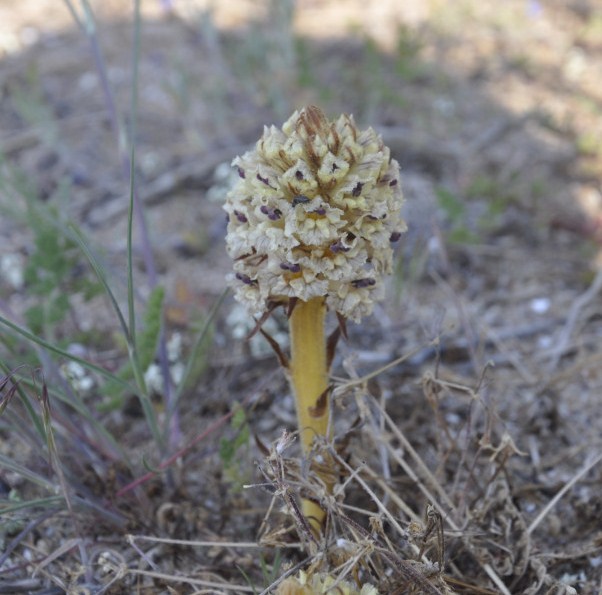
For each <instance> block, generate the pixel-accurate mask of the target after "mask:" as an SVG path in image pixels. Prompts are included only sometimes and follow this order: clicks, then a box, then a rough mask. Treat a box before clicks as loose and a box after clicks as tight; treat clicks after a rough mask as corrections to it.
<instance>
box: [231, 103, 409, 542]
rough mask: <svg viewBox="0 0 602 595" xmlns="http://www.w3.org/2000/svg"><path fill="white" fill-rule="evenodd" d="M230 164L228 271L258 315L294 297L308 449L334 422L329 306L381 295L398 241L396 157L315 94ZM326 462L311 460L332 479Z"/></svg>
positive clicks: (296, 377)
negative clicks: (318, 103) (331, 115)
mask: <svg viewBox="0 0 602 595" xmlns="http://www.w3.org/2000/svg"><path fill="white" fill-rule="evenodd" d="M233 165H234V166H235V167H236V168H237V170H238V174H239V180H238V182H237V184H235V186H234V188H233V189H232V190H231V191H230V193H229V194H228V197H227V199H226V204H225V207H224V208H225V210H226V211H227V213H228V233H227V238H226V243H227V249H228V253H229V254H230V256H231V257H232V259H233V261H234V273H233V274H232V275H231V276H230V277H231V283H232V285H233V287H234V290H235V297H236V299H237V300H238V301H240V302H241V303H243V304H244V305H246V306H247V308H248V309H249V310H250V312H251V313H253V314H254V315H257V316H259V317H260V322H261V320H264V319H265V317H266V316H268V315H269V313H270V312H271V311H272V310H273V309H274V308H275V307H277V306H280V305H282V306H284V307H285V308H286V309H287V312H288V316H289V324H290V335H291V354H290V359H287V358H285V357H284V356H282V354H280V355H281V357H280V359H281V362H282V363H283V365H284V366H285V367H286V369H287V374H288V377H289V380H290V384H291V387H292V390H293V393H294V396H295V402H296V409H297V418H298V425H299V432H300V437H301V445H302V449H303V453H304V455H306V456H307V455H309V454H310V452H311V449H312V446H313V441H314V438H316V437H318V436H323V437H326V438H329V437H330V432H331V421H330V404H329V383H328V368H329V365H330V361H329V360H330V359H331V356H332V354H331V349H330V348H329V343H328V341H327V338H326V335H325V327H324V323H325V316H326V312H327V310H330V311H333V312H335V313H336V314H337V316H338V318H339V323H340V327H341V328H342V329H343V330H344V321H345V320H346V319H351V320H352V321H354V322H359V321H360V319H361V318H362V317H363V316H365V315H368V314H370V313H371V312H372V309H373V305H374V302H375V301H376V300H378V299H380V298H381V297H382V296H383V275H385V274H388V273H390V272H391V268H392V257H393V249H392V244H393V243H395V242H396V241H398V240H399V238H400V235H401V233H402V232H403V231H405V223H404V221H403V220H402V219H401V215H400V207H401V204H402V202H403V197H402V193H401V187H400V178H399V166H398V164H397V162H396V161H395V160H393V159H391V156H390V152H389V149H388V148H387V147H386V146H385V145H384V144H383V142H382V139H381V138H380V136H379V135H377V134H376V132H375V131H374V130H373V129H372V128H368V129H367V130H363V131H360V130H358V128H357V127H356V125H355V122H354V120H353V117H352V116H348V115H342V116H340V117H339V118H338V119H336V120H335V121H333V122H330V121H328V120H327V119H326V117H325V116H324V114H323V113H322V112H321V111H320V110H319V109H318V108H317V107H314V106H310V107H306V108H304V109H303V110H301V111H298V112H295V113H294V114H293V115H292V116H291V117H290V118H289V120H288V121H287V122H285V124H284V125H283V126H282V129H279V128H277V127H275V126H271V127H270V128H268V127H266V128H265V129H264V133H263V136H262V137H261V139H260V140H259V141H258V142H257V143H256V145H255V148H254V149H253V150H251V151H248V152H247V153H245V154H244V155H243V156H242V157H237V158H236V159H235V160H234V162H233ZM325 467H326V469H325ZM327 467H328V465H324V464H323V465H322V467H321V468H320V467H319V466H317V465H315V466H314V469H316V473H317V474H318V476H319V477H321V478H322V480H323V481H324V483H325V485H326V487H327V489H330V488H331V487H332V484H333V480H332V479H331V476H332V474H329V473H328V469H327ZM303 512H304V514H305V515H306V516H307V518H308V519H309V521H310V523H311V525H312V528H313V529H314V530H315V531H316V532H318V531H319V527H320V526H321V524H322V521H323V519H324V516H325V513H324V511H323V510H322V509H321V508H320V507H319V506H318V505H317V504H315V503H314V502H312V501H309V500H306V501H304V502H303Z"/></svg>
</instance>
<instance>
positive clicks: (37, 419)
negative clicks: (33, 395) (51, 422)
mask: <svg viewBox="0 0 602 595" xmlns="http://www.w3.org/2000/svg"><path fill="white" fill-rule="evenodd" d="M0 370H2V371H3V372H4V373H5V374H6V376H7V377H11V378H12V376H13V374H14V371H11V370H10V368H9V367H8V366H7V365H6V364H5V363H4V362H3V361H2V360H0ZM14 384H15V390H16V391H17V394H18V395H19V397H20V399H21V402H22V403H23V406H24V407H25V410H26V411H27V415H28V416H29V418H30V419H31V421H32V422H33V425H34V426H35V428H36V431H37V432H38V434H39V436H40V438H42V439H44V425H43V423H42V420H41V419H40V417H39V416H38V415H37V413H36V412H35V409H34V408H33V405H32V404H31V402H30V400H29V396H28V395H27V393H26V392H25V391H24V390H23V389H22V388H21V384H20V382H19V381H14Z"/></svg>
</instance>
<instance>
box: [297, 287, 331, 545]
mask: <svg viewBox="0 0 602 595" xmlns="http://www.w3.org/2000/svg"><path fill="white" fill-rule="evenodd" d="M325 317H326V305H325V303H324V299H323V298H313V299H311V300H309V301H308V302H303V301H301V300H299V301H298V302H297V303H296V305H295V307H294V308H293V312H292V314H291V317H290V321H289V323H290V330H291V361H290V362H289V372H290V381H291V385H292V388H293V392H294V395H295V404H296V408H297V420H298V425H299V433H300V436H301V446H302V449H303V454H304V455H307V454H308V453H309V452H310V451H311V448H312V444H313V441H314V438H315V437H316V436H327V435H328V432H329V422H330V403H329V395H328V369H327V362H326V335H325V331H324V319H325ZM321 397H322V399H321ZM324 471H327V469H324V468H323V469H322V472H320V470H316V472H317V473H318V474H319V475H320V477H322V479H323V480H324V482H325V483H326V485H327V486H328V489H330V488H331V487H332V479H329V478H328V475H329V474H328V473H327V472H326V473H324ZM302 505H303V513H304V515H305V516H306V517H307V518H308V520H309V522H310V524H311V526H312V529H313V530H314V532H315V533H316V534H317V533H319V532H320V528H321V526H322V523H323V520H324V517H325V512H324V511H323V510H322V509H321V508H320V507H319V506H318V505H317V504H315V503H314V502H310V501H308V500H304V501H303V503H302Z"/></svg>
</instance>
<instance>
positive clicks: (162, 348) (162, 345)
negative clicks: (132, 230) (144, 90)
mask: <svg viewBox="0 0 602 595" xmlns="http://www.w3.org/2000/svg"><path fill="white" fill-rule="evenodd" d="M64 2H65V4H66V5H67V7H68V9H69V11H70V13H71V15H72V17H73V19H74V21H75V22H76V23H77V24H78V25H79V26H80V28H81V29H82V31H83V32H84V34H85V35H86V37H87V39H88V42H89V44H90V49H91V53H92V57H93V60H94V64H95V66H96V71H97V74H98V76H99V78H100V84H101V89H102V93H103V96H104V99H105V104H106V107H107V112H108V114H109V118H110V120H111V127H112V129H113V132H114V133H115V135H116V138H117V148H118V153H119V156H120V161H121V166H122V171H123V175H124V178H125V179H127V180H129V182H130V202H131V203H132V204H133V207H132V209H133V215H132V217H135V218H136V222H137V225H138V228H139V231H140V241H141V247H142V255H143V259H144V264H145V269H146V273H147V275H148V280H149V285H150V287H151V289H153V288H154V287H156V285H157V270H156V266H155V262H154V258H153V253H152V248H151V242H150V236H149V233H148V228H147V225H146V221H145V218H144V212H143V209H142V205H141V201H140V198H139V195H138V192H137V190H136V185H135V177H134V163H135V162H134V157H135V154H134V151H133V145H134V143H135V136H134V135H135V130H136V120H137V113H138V64H139V56H140V25H141V15H140V2H139V0H136V1H135V4H134V46H133V58H134V60H133V63H134V69H133V73H132V97H131V104H130V105H131V114H130V117H131V129H130V133H131V138H130V143H131V148H130V150H129V151H128V149H127V146H128V141H127V134H126V131H125V128H124V126H123V124H122V122H121V120H120V118H119V115H118V110H117V107H116V102H115V98H114V94H113V91H112V88H111V85H110V83H109V78H108V74H107V67H106V63H105V59H104V55H103V53H102V50H101V48H100V44H99V41H98V34H97V28H96V22H95V17H94V13H93V11H92V7H91V6H90V3H89V2H88V0H80V4H81V8H82V13H83V18H80V16H79V15H78V12H77V10H76V9H75V7H74V5H73V3H72V1H71V0H64ZM129 258H131V250H129V251H128V259H129ZM129 275H130V269H129V267H128V276H129ZM131 295H132V294H131V293H130V290H129V289H128V301H129V300H130V299H132V298H131ZM130 309H131V308H130ZM158 353H159V361H160V367H161V371H162V375H163V381H164V389H165V400H166V402H167V403H168V404H169V402H170V401H171V396H170V393H171V385H170V382H169V364H168V358H167V346H166V342H165V334H164V331H163V330H162V331H161V333H160V335H159V348H158ZM134 369H135V365H134ZM139 380H140V378H137V383H138V385H139V386H143V385H144V384H142V385H141V384H140V382H139ZM142 402H143V401H142ZM143 407H144V404H143ZM149 413H151V412H150V411H149V410H148V407H146V410H145V414H149ZM151 431H152V432H153V437H154V438H155V439H156V440H157V444H158V445H159V446H160V448H161V449H162V446H163V444H164V443H163V440H162V438H161V437H160V434H159V433H158V432H156V431H155V430H154V429H152V428H151Z"/></svg>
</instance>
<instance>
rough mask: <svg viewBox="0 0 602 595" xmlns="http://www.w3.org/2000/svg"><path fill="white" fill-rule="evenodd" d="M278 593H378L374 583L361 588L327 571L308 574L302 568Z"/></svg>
mask: <svg viewBox="0 0 602 595" xmlns="http://www.w3.org/2000/svg"><path fill="white" fill-rule="evenodd" d="M276 593H277V595H314V594H315V593H341V594H342V595H378V591H377V590H376V588H375V587H373V586H372V585H367V584H366V585H364V586H363V587H362V588H361V590H360V589H358V588H357V587H355V586H354V585H352V584H351V583H349V582H347V581H340V580H337V579H336V578H335V577H334V576H332V575H330V574H326V573H318V574H314V575H312V576H311V577H310V576H308V575H307V574H306V573H305V572H304V571H303V570H301V571H300V572H299V573H298V574H297V575H296V576H295V577H290V578H287V579H286V580H285V581H283V582H282V583H281V584H280V586H279V587H278V590H277V591H276Z"/></svg>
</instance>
